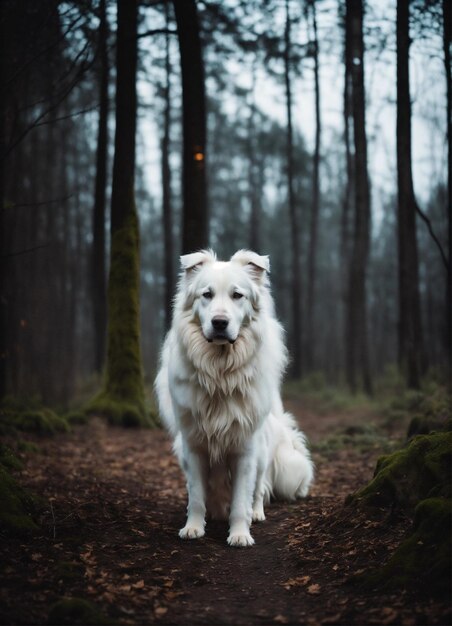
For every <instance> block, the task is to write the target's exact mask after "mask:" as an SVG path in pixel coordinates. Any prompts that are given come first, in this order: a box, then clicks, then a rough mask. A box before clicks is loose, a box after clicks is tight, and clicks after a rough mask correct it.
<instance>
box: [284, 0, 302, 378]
mask: <svg viewBox="0 0 452 626" xmlns="http://www.w3.org/2000/svg"><path fill="white" fill-rule="evenodd" d="M290 27H291V23H290V11H289V1H288V0H286V27H285V32H284V82H285V89H286V113H287V144H286V145H287V147H286V150H287V195H288V204H289V218H290V225H291V248H292V276H291V282H292V333H291V334H292V339H291V348H292V349H291V355H292V365H291V375H292V377H293V378H300V376H301V373H302V364H301V345H302V319H301V259H300V237H299V223H298V212H297V206H296V199H295V185H294V156H293V128H292V85H291V76H290V53H291V32H290V30H291V28H290Z"/></svg>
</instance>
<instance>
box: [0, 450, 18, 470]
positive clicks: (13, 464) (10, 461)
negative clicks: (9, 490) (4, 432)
mask: <svg viewBox="0 0 452 626" xmlns="http://www.w3.org/2000/svg"><path fill="white" fill-rule="evenodd" d="M0 465H3V467H4V468H6V469H9V470H21V469H22V467H23V465H22V462H21V461H20V460H19V459H18V458H17V456H16V455H15V454H14V452H13V451H12V450H11V448H10V447H9V446H6V445H4V444H0Z"/></svg>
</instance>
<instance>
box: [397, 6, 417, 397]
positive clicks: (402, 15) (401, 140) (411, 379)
mask: <svg viewBox="0 0 452 626" xmlns="http://www.w3.org/2000/svg"><path fill="white" fill-rule="evenodd" d="M409 45H410V41H409V0H398V1H397V182H398V218H397V219H398V244H399V245H398V257H399V366H400V368H401V370H402V372H403V374H404V375H405V377H406V381H407V384H408V386H409V387H411V388H415V389H418V388H419V386H420V378H421V371H422V327H421V307H420V296H419V262H418V251H417V239H416V200H415V197H414V190H413V178H412V172H411V102H410V79H409Z"/></svg>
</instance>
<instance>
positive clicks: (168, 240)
mask: <svg viewBox="0 0 452 626" xmlns="http://www.w3.org/2000/svg"><path fill="white" fill-rule="evenodd" d="M165 10H166V26H167V28H169V16H168V4H165ZM165 47H166V50H165V71H166V84H165V87H164V90H163V99H164V103H165V108H164V112H163V136H162V142H161V152H162V220H163V243H164V251H163V254H164V266H165V269H164V272H165V328H166V330H168V329H169V327H170V325H171V315H172V302H173V292H174V267H173V259H174V245H173V210H172V203H171V169H170V162H169V157H170V131H171V59H170V36H169V34H168V33H167V34H166V37H165Z"/></svg>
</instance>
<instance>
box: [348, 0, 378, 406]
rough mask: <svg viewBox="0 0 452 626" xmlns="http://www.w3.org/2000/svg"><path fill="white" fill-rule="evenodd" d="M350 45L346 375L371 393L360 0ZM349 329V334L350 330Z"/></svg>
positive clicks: (355, 1)
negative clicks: (351, 215) (351, 175)
mask: <svg viewBox="0 0 452 626" xmlns="http://www.w3.org/2000/svg"><path fill="white" fill-rule="evenodd" d="M347 20H349V26H350V34H351V46H352V55H353V57H352V58H353V63H352V68H351V72H352V108H353V130H354V144H355V163H354V169H355V219H354V232H353V244H352V251H351V263H350V274H349V294H348V304H349V313H348V316H349V317H348V320H349V339H350V341H351V343H352V345H351V350H350V358H351V360H350V370H349V374H350V378H349V381H348V382H349V385H350V387H351V389H352V391H356V390H357V384H358V381H357V375H358V371H359V372H360V374H361V377H362V383H363V387H364V390H365V391H366V393H368V394H371V393H372V381H371V376H370V366H369V352H368V336H367V309H366V306H367V298H366V273H367V266H368V258H369V243H370V193H369V178H368V172H367V138H366V118H365V91H364V42H363V7H362V1H361V0H347ZM352 333H353V334H352Z"/></svg>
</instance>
